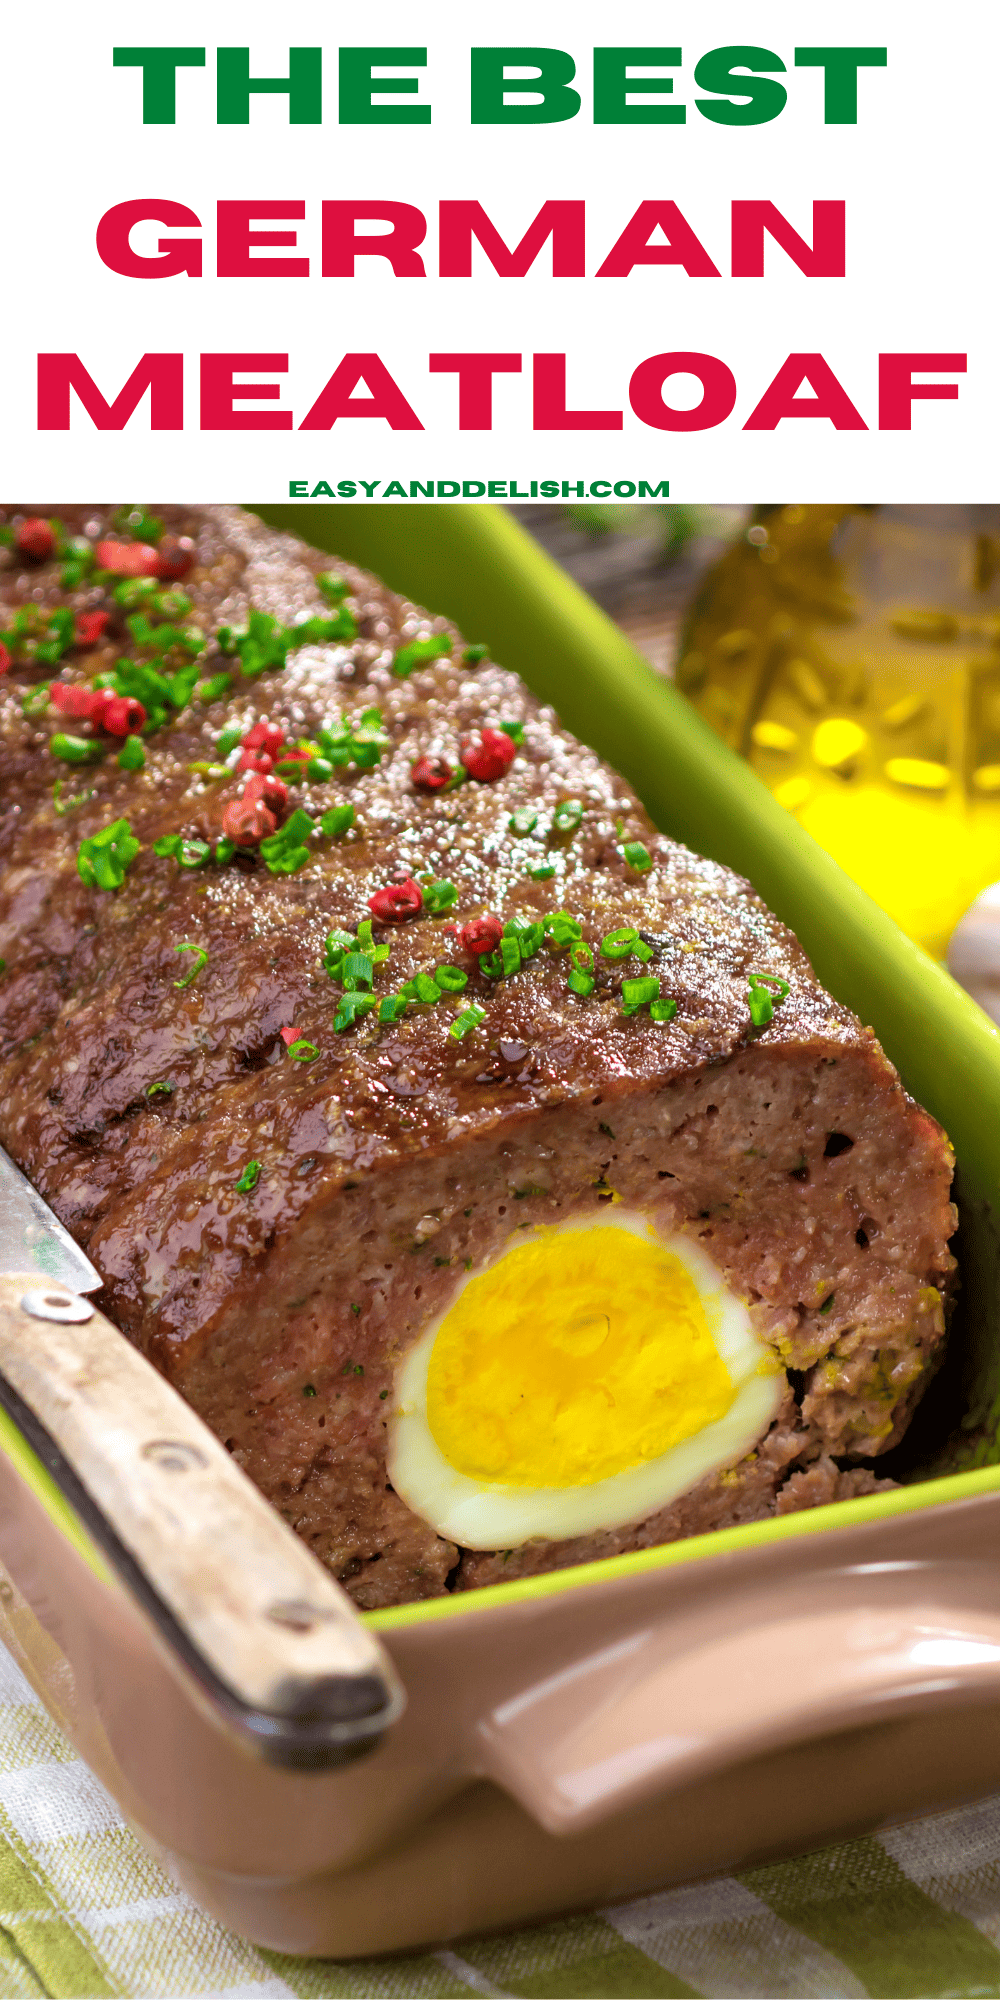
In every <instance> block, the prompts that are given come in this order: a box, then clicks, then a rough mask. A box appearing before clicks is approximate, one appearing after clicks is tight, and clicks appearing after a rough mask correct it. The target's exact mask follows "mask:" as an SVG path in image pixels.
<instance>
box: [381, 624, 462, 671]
mask: <svg viewBox="0 0 1000 2000" xmlns="http://www.w3.org/2000/svg"><path fill="white" fill-rule="evenodd" d="M450 652H451V640H450V639H449V637H448V634H447V632H439V633H437V634H436V635H435V637H434V638H433V639H411V640H410V643H409V645H407V646H400V649H399V651H398V653H397V654H396V657H395V659H394V660H393V663H392V671H393V673H394V674H395V676H396V678H397V680H401V681H407V680H409V678H410V675H411V674H412V672H413V670H414V668H415V667H422V666H426V664H427V662H428V661H429V660H439V659H441V658H442V657H443V655H444V654H446V653H450Z"/></svg>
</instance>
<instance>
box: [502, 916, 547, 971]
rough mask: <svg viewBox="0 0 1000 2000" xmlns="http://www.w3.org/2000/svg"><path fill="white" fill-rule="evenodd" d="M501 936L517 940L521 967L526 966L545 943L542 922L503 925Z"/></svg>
mask: <svg viewBox="0 0 1000 2000" xmlns="http://www.w3.org/2000/svg"><path fill="white" fill-rule="evenodd" d="M503 935H504V937H512V938H516V939H517V942H518V946H519V947H520V952H521V963H522V965H526V964H527V962H528V960H529V959H530V958H534V957H535V954H536V953H537V951H538V950H539V948H540V946H541V945H542V944H543V943H544V941H545V924H544V922H541V923H534V924H521V923H517V922H514V921H512V922H510V923H507V924H505V925H504V927H503Z"/></svg>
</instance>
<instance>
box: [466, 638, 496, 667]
mask: <svg viewBox="0 0 1000 2000" xmlns="http://www.w3.org/2000/svg"><path fill="white" fill-rule="evenodd" d="M489 650H490V649H489V647H488V646H484V645H482V644H480V643H479V642H477V643H476V645H474V646H466V648H465V651H464V653H463V654H462V660H463V664H464V665H465V666H467V667H478V666H480V665H481V664H482V662H483V660H485V659H486V658H487V657H488V654H489Z"/></svg>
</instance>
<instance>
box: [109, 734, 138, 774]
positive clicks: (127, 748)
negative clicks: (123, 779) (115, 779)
mask: <svg viewBox="0 0 1000 2000" xmlns="http://www.w3.org/2000/svg"><path fill="white" fill-rule="evenodd" d="M115 761H116V763H117V765H118V768H119V770H121V771H141V770H142V769H143V767H144V765H145V762H146V752H145V750H144V749H143V747H142V744H141V742H140V741H139V738H138V736H127V737H126V738H125V741H124V743H123V744H122V747H121V749H120V750H119V752H118V756H117V758H116V760H115Z"/></svg>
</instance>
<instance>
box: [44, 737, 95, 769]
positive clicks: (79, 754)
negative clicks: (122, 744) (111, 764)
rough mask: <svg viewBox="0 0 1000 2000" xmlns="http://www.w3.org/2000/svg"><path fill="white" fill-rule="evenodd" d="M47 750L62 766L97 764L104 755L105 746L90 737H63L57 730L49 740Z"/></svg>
mask: <svg viewBox="0 0 1000 2000" xmlns="http://www.w3.org/2000/svg"><path fill="white" fill-rule="evenodd" d="M49 749H50V750H51V752H52V755H53V757H58V758H60V759H61V761H62V762H63V763H64V764H97V763H99V762H100V759H101V758H102V757H103V755H104V750H105V745H104V744H103V743H98V742H96V741H95V739H94V738H93V737H90V736H64V735H63V732H62V730H61V729H59V730H57V731H56V734H55V735H54V736H53V737H52V738H51V739H50V741H49Z"/></svg>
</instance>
